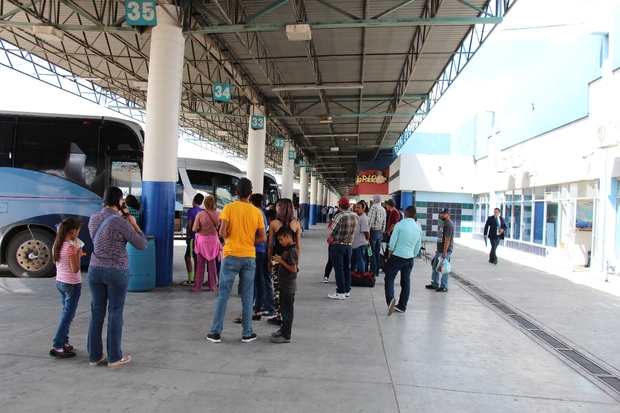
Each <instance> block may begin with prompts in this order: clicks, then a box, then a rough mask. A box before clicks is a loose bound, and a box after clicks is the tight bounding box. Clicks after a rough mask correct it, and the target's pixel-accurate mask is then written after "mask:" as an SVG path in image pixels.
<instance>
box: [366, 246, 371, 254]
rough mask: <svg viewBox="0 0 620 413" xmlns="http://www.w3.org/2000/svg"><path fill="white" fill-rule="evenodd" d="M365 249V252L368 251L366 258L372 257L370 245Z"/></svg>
mask: <svg viewBox="0 0 620 413" xmlns="http://www.w3.org/2000/svg"><path fill="white" fill-rule="evenodd" d="M366 248H367V250H366V251H368V256H369V257H372V247H371V246H370V245H368V246H367V247H366Z"/></svg>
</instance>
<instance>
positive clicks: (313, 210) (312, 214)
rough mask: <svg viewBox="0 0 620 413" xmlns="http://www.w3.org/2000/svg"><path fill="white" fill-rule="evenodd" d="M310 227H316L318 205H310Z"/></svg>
mask: <svg viewBox="0 0 620 413" xmlns="http://www.w3.org/2000/svg"><path fill="white" fill-rule="evenodd" d="M308 221H310V225H316V204H310V213H309V214H308Z"/></svg>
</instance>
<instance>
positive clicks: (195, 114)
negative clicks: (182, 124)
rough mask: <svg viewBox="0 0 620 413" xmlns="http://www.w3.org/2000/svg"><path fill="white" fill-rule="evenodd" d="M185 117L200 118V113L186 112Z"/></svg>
mask: <svg viewBox="0 0 620 413" xmlns="http://www.w3.org/2000/svg"><path fill="white" fill-rule="evenodd" d="M184 115H185V119H194V120H196V119H200V115H199V114H197V113H184Z"/></svg>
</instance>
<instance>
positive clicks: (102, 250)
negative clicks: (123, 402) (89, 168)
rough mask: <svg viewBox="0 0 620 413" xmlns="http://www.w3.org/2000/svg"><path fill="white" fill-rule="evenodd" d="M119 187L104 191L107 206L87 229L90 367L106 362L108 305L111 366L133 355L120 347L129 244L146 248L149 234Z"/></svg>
mask: <svg viewBox="0 0 620 413" xmlns="http://www.w3.org/2000/svg"><path fill="white" fill-rule="evenodd" d="M122 201H123V192H122V191H121V190H120V188H117V187H114V186H111V187H108V188H107V189H106V190H105V192H104V194H103V204H104V208H103V209H102V210H101V211H99V212H96V213H95V214H93V215H92V216H91V217H90V220H89V222H88V231H89V233H90V237H91V239H92V240H93V253H92V255H91V258H90V266H89V267H88V286H89V288H90V295H91V304H90V323H89V325H88V341H87V348H88V359H89V361H90V365H91V366H96V365H98V364H99V363H102V362H105V361H106V356H105V354H104V353H103V340H102V335H103V321H104V319H105V316H106V307H107V308H108V331H107V342H106V348H107V353H108V354H107V361H108V367H116V366H120V365H122V364H126V363H129V362H130V361H131V356H129V355H124V354H123V351H122V349H121V339H122V335H123V310H124V308H125V297H126V296H127V287H128V286H129V277H130V274H129V260H128V257H127V248H126V247H127V243H128V242H129V243H130V244H131V245H132V246H133V247H134V248H136V249H138V250H145V249H146V236H145V235H144V233H142V230H141V229H140V227H139V226H138V224H137V223H136V219H135V218H134V217H133V215H131V214H129V211H127V210H126V209H124V208H123V207H122V206H121V204H122Z"/></svg>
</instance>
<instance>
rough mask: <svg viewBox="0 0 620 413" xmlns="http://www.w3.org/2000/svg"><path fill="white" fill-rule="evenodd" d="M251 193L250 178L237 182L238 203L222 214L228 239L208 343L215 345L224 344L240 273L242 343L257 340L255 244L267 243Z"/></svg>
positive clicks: (222, 228) (223, 232) (227, 208)
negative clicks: (229, 308) (228, 310)
mask: <svg viewBox="0 0 620 413" xmlns="http://www.w3.org/2000/svg"><path fill="white" fill-rule="evenodd" d="M251 194H252V182H251V181H250V180H249V179H247V178H241V179H240V180H239V183H237V195H238V196H239V200H238V201H235V202H231V203H230V204H228V205H226V206H225V207H224V209H223V210H222V213H221V214H220V220H221V222H222V224H221V226H220V236H221V237H223V238H226V243H225V244H224V259H223V260H222V267H221V270H220V285H219V289H220V294H219V295H218V297H217V302H216V303H215V314H213V326H212V327H211V331H210V332H209V334H207V340H209V341H211V342H213V343H219V342H221V341H222V340H221V337H220V334H221V333H222V329H223V324H224V317H225V315H226V306H227V304H228V298H229V297H230V292H231V290H232V287H233V284H234V282H235V277H236V276H237V274H239V284H240V285H241V304H242V307H243V311H242V318H241V319H242V323H241V325H242V326H243V332H242V334H241V341H242V342H243V343H249V342H251V341H254V340H256V337H257V336H256V334H255V333H253V332H252V301H253V298H254V274H255V271H256V248H255V247H254V244H256V243H259V242H265V241H266V240H267V235H266V232H265V223H264V221H263V214H262V213H261V212H260V210H259V209H258V208H256V207H255V206H254V205H252V204H251V203H249V202H248V198H249V197H250V195H251Z"/></svg>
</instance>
